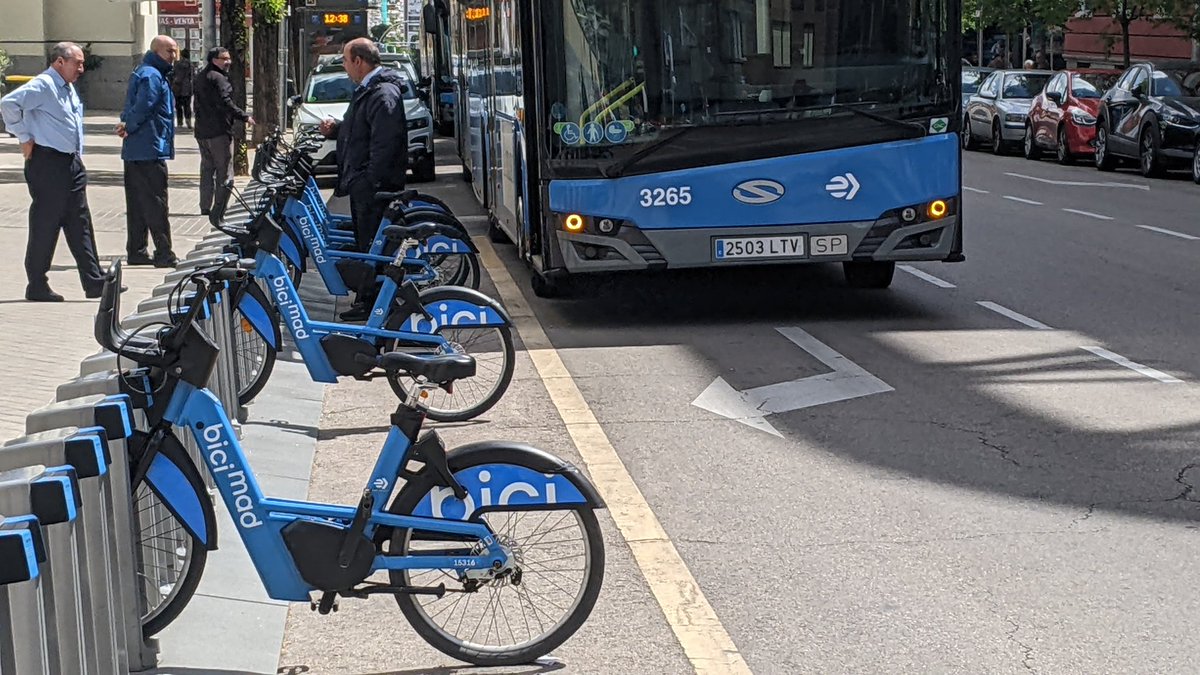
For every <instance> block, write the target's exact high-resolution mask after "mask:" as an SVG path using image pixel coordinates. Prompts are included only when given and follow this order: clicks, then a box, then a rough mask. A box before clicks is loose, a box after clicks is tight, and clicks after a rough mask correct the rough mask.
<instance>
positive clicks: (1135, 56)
mask: <svg viewBox="0 0 1200 675" xmlns="http://www.w3.org/2000/svg"><path fill="white" fill-rule="evenodd" d="M1196 52H1197V45H1196V43H1195V42H1193V41H1192V40H1191V39H1189V38H1188V37H1187V35H1186V34H1185V33H1184V32H1183V31H1181V30H1179V29H1178V28H1174V27H1172V26H1170V25H1167V24H1161V23H1155V22H1152V21H1146V20H1138V21H1134V22H1133V23H1131V24H1130V26H1129V53H1130V60H1131V61H1154V62H1162V61H1178V60H1183V61H1187V60H1195V59H1197V58H1198V56H1200V55H1197V53H1196ZM1063 56H1064V57H1065V58H1066V60H1067V64H1068V65H1069V66H1072V67H1076V66H1078V67H1093V68H1104V67H1117V68H1120V67H1122V66H1123V65H1124V63H1125V61H1124V58H1125V57H1124V45H1123V44H1122V38H1121V26H1120V25H1119V24H1118V23H1117V22H1116V21H1113V20H1112V18H1110V17H1107V16H1095V17H1080V18H1075V19H1071V20H1070V21H1069V22H1067V31H1066V35H1064V36H1063Z"/></svg>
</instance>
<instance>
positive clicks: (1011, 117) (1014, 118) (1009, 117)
mask: <svg viewBox="0 0 1200 675" xmlns="http://www.w3.org/2000/svg"><path fill="white" fill-rule="evenodd" d="M1004 121H1005V122H1024V121H1025V115H1024V113H1005V114H1004Z"/></svg>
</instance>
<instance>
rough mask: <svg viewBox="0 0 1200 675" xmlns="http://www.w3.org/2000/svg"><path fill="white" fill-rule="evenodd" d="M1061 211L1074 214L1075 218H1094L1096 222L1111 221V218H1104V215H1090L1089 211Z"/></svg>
mask: <svg viewBox="0 0 1200 675" xmlns="http://www.w3.org/2000/svg"><path fill="white" fill-rule="evenodd" d="M1063 211H1066V212H1067V213H1074V214H1075V215H1077V216H1086V217H1088V218H1095V219H1096V220H1112V216H1106V215H1103V214H1099V213H1092V212H1091V211H1080V210H1079V209H1063Z"/></svg>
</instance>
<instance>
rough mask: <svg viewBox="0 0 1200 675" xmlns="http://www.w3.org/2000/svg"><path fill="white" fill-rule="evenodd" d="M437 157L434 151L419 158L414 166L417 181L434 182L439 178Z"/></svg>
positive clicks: (414, 175)
mask: <svg viewBox="0 0 1200 675" xmlns="http://www.w3.org/2000/svg"><path fill="white" fill-rule="evenodd" d="M436 161H437V160H436V158H435V157H434V156H433V154H432V153H430V154H428V155H425V156H424V157H422V158H421V159H419V160H417V165H416V166H414V167H413V178H414V179H415V182H417V183H432V182H433V181H435V180H437V164H436Z"/></svg>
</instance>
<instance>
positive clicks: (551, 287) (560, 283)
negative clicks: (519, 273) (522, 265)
mask: <svg viewBox="0 0 1200 675" xmlns="http://www.w3.org/2000/svg"><path fill="white" fill-rule="evenodd" d="M530 284H531V285H532V286H533V294H534V295H536V296H538V297H539V298H565V297H567V296H568V295H570V294H571V282H570V281H568V280H567V279H563V278H560V279H549V278H547V277H546V276H544V275H543V274H541V273H540V272H536V271H535V272H534V273H533V277H532V278H531V279H530Z"/></svg>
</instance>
